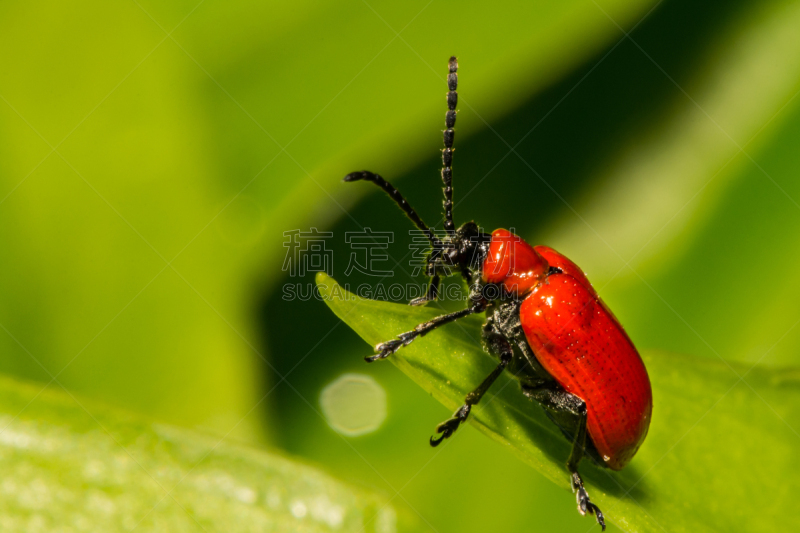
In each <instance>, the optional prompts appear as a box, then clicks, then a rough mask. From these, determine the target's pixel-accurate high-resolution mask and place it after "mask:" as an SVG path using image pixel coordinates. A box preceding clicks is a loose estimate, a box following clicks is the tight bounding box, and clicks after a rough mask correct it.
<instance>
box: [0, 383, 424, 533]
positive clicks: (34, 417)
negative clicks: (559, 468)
mask: <svg viewBox="0 0 800 533" xmlns="http://www.w3.org/2000/svg"><path fill="white" fill-rule="evenodd" d="M44 388H45V389H46V388H47V387H44ZM0 470H1V471H2V472H3V474H2V479H1V480H0V529H2V530H3V531H4V532H17V531H19V532H30V531H66V530H69V531H104V532H109V533H113V532H115V531H132V530H136V531H142V532H144V531H164V532H166V531H169V532H182V531H196V532H203V531H205V532H211V531H248V532H252V531H304V532H325V531H352V532H360V531H366V532H386V533H390V532H393V531H396V530H398V529H399V530H408V528H409V524H408V519H407V518H406V515H405V514H403V513H399V514H398V513H397V512H396V511H395V509H394V508H393V507H392V506H391V505H389V502H388V501H387V500H386V499H385V498H382V497H378V496H375V495H372V494H369V493H367V492H365V491H363V490H359V489H354V488H353V487H349V486H346V485H345V484H343V483H341V482H339V481H337V480H335V479H333V478H331V477H330V476H328V475H327V474H324V473H322V472H320V471H318V470H316V469H315V468H312V467H310V466H307V465H303V464H300V463H297V462H296V461H295V460H292V459H288V458H285V457H281V456H277V455H272V454H268V453H264V452H262V451H257V450H254V449H248V448H245V447H242V446H235V445H231V444H227V443H224V442H222V441H220V440H219V439H216V438H210V437H208V436H205V435H203V434H198V433H196V432H192V431H188V430H184V429H178V428H175V427H171V426H166V425H161V424H152V423H148V422H146V421H143V420H142V419H140V418H135V417H133V416H131V415H128V414H127V413H123V412H118V411H113V410H110V409H108V408H105V407H102V406H98V405H95V404H91V403H88V402H84V401H83V400H79V399H77V398H76V397H74V396H72V394H65V393H64V392H62V391H53V390H43V388H42V386H41V385H38V386H33V385H27V384H24V385H23V384H20V383H18V382H15V381H13V380H11V379H9V378H6V377H0Z"/></svg>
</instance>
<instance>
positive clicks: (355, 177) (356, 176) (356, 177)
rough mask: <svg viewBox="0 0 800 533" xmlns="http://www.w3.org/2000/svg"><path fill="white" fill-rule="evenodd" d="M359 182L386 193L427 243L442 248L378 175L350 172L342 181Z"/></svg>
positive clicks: (396, 191) (391, 186) (402, 200)
mask: <svg viewBox="0 0 800 533" xmlns="http://www.w3.org/2000/svg"><path fill="white" fill-rule="evenodd" d="M360 180H364V181H371V182H372V183H374V184H375V185H377V186H378V187H380V188H381V189H383V190H384V191H385V192H386V194H388V195H389V197H390V198H391V199H392V200H394V201H395V203H396V204H397V205H398V206H400V209H402V210H403V212H404V213H405V214H406V215H408V218H410V219H411V222H413V223H414V225H415V226H417V227H418V228H419V229H420V230H421V231H422V232H424V233H425V236H426V237H427V238H428V240H429V241H431V244H432V245H433V246H434V248H440V247H441V246H442V242H441V241H440V240H439V239H437V238H436V235H434V234H433V230H432V229H430V228H429V227H428V226H426V225H425V223H424V222H423V221H422V219H421V218H419V215H418V214H417V212H416V211H414V209H413V208H412V207H411V206H410V205H408V202H407V201H406V199H405V198H403V195H402V194H400V191H398V190H397V189H395V188H394V186H393V185H392V184H391V183H389V182H388V181H386V180H385V179H383V178H382V177H381V176H379V175H378V174H373V173H372V172H370V171H368V170H362V171H360V172H351V173H350V174H348V175H347V176H345V177H344V179H343V180H342V181H348V182H349V181H360Z"/></svg>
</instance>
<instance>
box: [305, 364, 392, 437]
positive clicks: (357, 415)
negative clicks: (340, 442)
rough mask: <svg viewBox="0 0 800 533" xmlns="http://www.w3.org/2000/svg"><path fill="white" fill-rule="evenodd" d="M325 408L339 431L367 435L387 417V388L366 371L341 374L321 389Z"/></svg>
mask: <svg viewBox="0 0 800 533" xmlns="http://www.w3.org/2000/svg"><path fill="white" fill-rule="evenodd" d="M320 404H321V406H322V412H323V414H324V415H325V419H326V420H327V421H328V424H329V425H330V426H331V428H333V429H334V430H335V431H337V432H338V433H341V434H343V435H348V436H356V435H364V434H366V433H371V432H373V431H375V430H377V429H378V428H379V427H380V426H381V424H383V421H384V420H385V419H386V392H385V391H384V390H383V387H381V386H380V385H379V384H378V382H377V381H375V380H374V379H372V378H371V377H370V376H366V375H364V374H342V375H341V376H339V377H338V378H337V379H336V380H335V381H333V382H332V383H330V384H329V385H328V386H326V387H325V388H324V389H322V393H320Z"/></svg>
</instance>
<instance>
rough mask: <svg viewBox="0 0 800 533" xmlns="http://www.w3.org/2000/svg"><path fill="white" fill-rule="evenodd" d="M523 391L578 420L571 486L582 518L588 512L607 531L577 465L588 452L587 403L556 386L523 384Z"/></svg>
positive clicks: (570, 462) (569, 466)
mask: <svg viewBox="0 0 800 533" xmlns="http://www.w3.org/2000/svg"><path fill="white" fill-rule="evenodd" d="M522 392H523V394H525V396H527V397H529V398H531V399H533V400H535V401H537V402H539V403H541V404H542V405H544V406H545V407H546V408H547V409H551V410H552V411H555V412H557V413H568V414H571V415H574V416H575V417H577V420H578V424H577V427H576V429H575V436H574V439H573V441H572V451H571V452H570V454H569V459H567V469H568V470H569V472H570V474H571V475H570V484H571V485H572V492H574V493H575V499H576V500H577V502H578V512H579V513H581V514H582V515H585V514H586V513H587V512H588V513H589V514H593V515H594V516H595V518H596V519H597V523H598V524H600V527H601V528H603V531H605V530H606V521H605V518H604V517H603V512H602V511H600V508H599V507H597V506H596V505H595V504H593V503H592V501H591V500H590V499H589V494H588V493H587V492H586V488H585V487H584V486H583V479H581V475H580V474H579V473H578V463H580V462H581V459H582V458H583V454H584V452H585V450H586V403H585V402H584V401H583V400H581V399H580V398H578V397H577V396H575V395H574V394H570V393H569V392H567V391H565V390H563V389H562V388H561V387H560V386H558V385H557V384H555V383H547V384H544V385H542V386H539V387H526V386H525V385H523V387H522Z"/></svg>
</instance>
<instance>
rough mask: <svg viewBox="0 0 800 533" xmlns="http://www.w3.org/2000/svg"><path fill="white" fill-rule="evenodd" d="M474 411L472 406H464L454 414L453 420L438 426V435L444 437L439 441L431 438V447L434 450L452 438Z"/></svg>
mask: <svg viewBox="0 0 800 533" xmlns="http://www.w3.org/2000/svg"><path fill="white" fill-rule="evenodd" d="M471 410H472V406H471V405H470V404H464V405H462V406H461V407H459V408H458V410H457V411H456V412H455V413H453V417H452V418H448V419H447V420H445V421H444V422H442V423H441V424H439V425H438V426H436V433H441V434H442V436H441V437H439V438H438V439H435V438H433V437H431V446H433V447H434V448H435V447H436V446H438V445H439V444H441V442H442V441H443V440H444V439H448V438H450V436H451V435H452V434H453V433H455V432H456V430H457V429H458V426H460V425H461V424H463V423H464V422H466V421H467V417H468V416H469V412H470V411H471Z"/></svg>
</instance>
